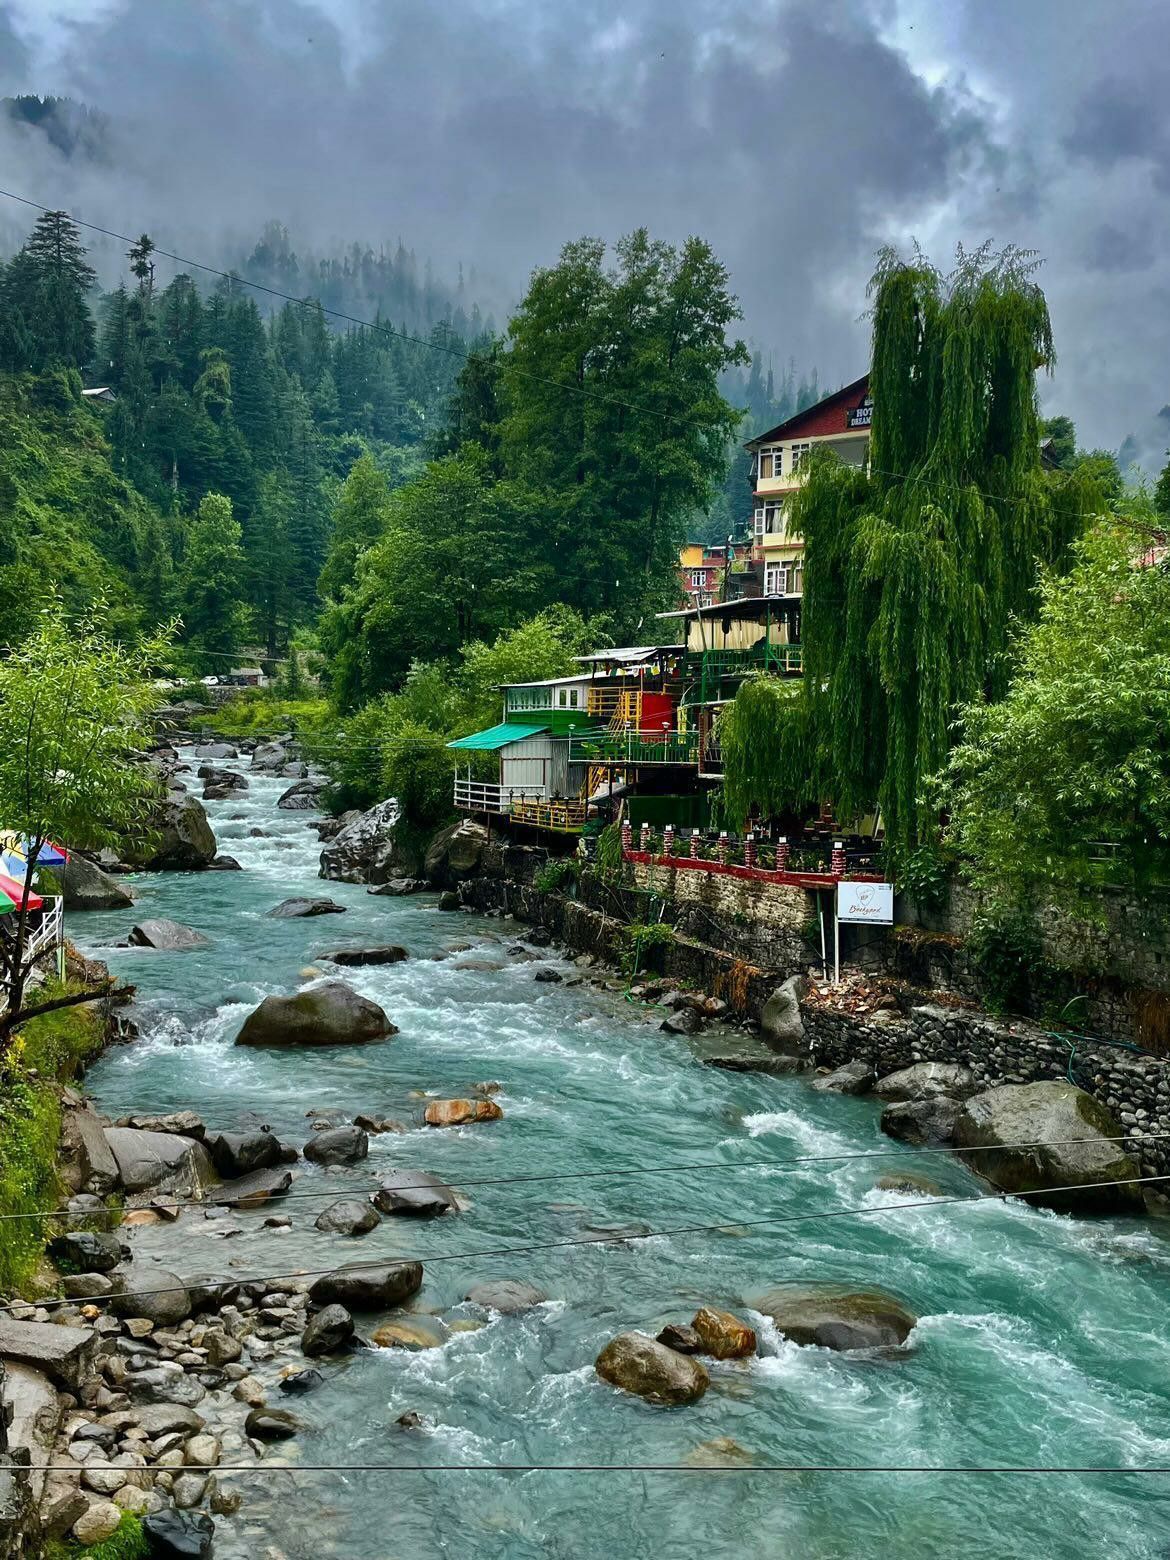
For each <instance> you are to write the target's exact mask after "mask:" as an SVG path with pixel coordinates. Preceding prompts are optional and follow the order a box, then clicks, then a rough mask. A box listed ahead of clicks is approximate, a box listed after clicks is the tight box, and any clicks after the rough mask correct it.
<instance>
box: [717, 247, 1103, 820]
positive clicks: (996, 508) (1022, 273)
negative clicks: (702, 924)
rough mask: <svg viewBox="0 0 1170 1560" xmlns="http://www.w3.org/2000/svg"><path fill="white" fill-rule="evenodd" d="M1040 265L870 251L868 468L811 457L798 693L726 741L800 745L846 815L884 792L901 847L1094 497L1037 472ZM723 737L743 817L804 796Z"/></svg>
mask: <svg viewBox="0 0 1170 1560" xmlns="http://www.w3.org/2000/svg"><path fill="white" fill-rule="evenodd" d="M1035 270H1036V262H1035V260H1034V259H1033V258H1032V256H1030V255H1029V254H1027V253H1023V252H1021V251H1018V250H1015V249H1007V250H1004V251H1003V252H1002V253H993V252H992V251H991V249H990V248H989V247H984V248H982V249H979V250H976V251H975V252H974V253H971V254H968V253H965V252H964V251H962V250H960V251H959V254H958V257H957V263H956V266H955V269H954V270H953V271H952V272H951V273H950V274H949V275H943V274H942V273H941V272H939V271H937V270H936V269H935V268H934V267H933V266H931V265H930V264H928V263H927V261H926V260H925V258H924V257H923V256H922V255H921V254H918V253H916V254H915V256H914V258H913V260H912V261H910V262H906V261H904V260H902V259H900V258H899V257H898V256H897V255H896V254H895V253H893V252H892V251H886V252H884V253H883V254H882V255H881V257H880V260H879V264H878V267H877V270H876V272H875V275H874V277H873V279H872V281H871V283H870V297H871V298H872V299H873V350H872V368H871V373H870V390H871V393H872V396H873V405H874V410H873V429H872V435H871V444H870V469H869V471H868V472H867V471H863V470H860V469H858V468H855V467H848V466H845V465H843V464H842V463H841V462H840V461H837V460H836V459H834V458H833V457H831V456H824V457H822V458H820V459H816V460H814V462H813V464H812V467H811V470H810V472H809V477H808V481H807V483H806V484H805V486H804V488H803V489H802V490H801V492H800V493H799V494H798V496H797V497H796V499H795V501H794V505H793V512H792V518H791V526H792V529H793V530H794V531H795V532H797V533H798V534H803V536H804V539H805V567H804V607H803V613H804V617H803V628H802V635H801V637H802V640H803V643H804V679H803V684H802V692H801V696H800V700H799V703H797V704H792V703H784V704H782V705H775V706H772V707H770V708H771V714H772V716H773V718H774V719H777V720H779V721H780V723H781V725H783V726H784V727H785V728H786V730H785V731H784V732H780V731H777V732H776V733H773V734H772V735H769V736H767V737H766V738H765V737H761V736H759V735H757V736H755V737H754V738H753V739H752V741H751V742H750V743H748V742H745V741H743V740H739V739H737V741H738V748H736V746H735V745H734V744H733V752H735V753H741V752H746V751H747V750H748V749H749V748H750V747H751V746H752V745H753V744H754V745H755V746H756V747H757V748H760V749H761V750H762V749H763V748H764V747H767V748H769V749H770V750H771V751H773V753H774V754H782V755H792V754H794V753H798V752H802V753H803V754H804V755H805V762H806V763H807V766H808V773H809V774H811V775H812V776H813V777H814V779H815V783H816V784H818V785H819V786H820V787H821V799H822V800H826V801H830V802H832V804H833V806H834V809H835V811H836V813H837V815H838V816H839V817H846V816H851V815H856V814H859V813H862V812H865V811H868V810H870V809H871V808H872V807H873V805H874V802H875V801H877V802H879V803H880V805H881V808H882V813H883V816H884V820H885V826H886V831H887V835H888V837H889V838H890V840H891V842H892V843H894V844H895V845H910V844H912V843H914V842H915V841H916V840H917V839H920V838H923V837H927V836H929V835H930V834H931V833H932V832H933V827H934V818H933V817H932V815H931V812H930V809H929V807H928V805H927V804H926V803H925V802H923V801H922V800H921V791H922V781H923V780H924V779H925V778H926V777H927V776H928V775H930V774H932V773H934V772H935V771H936V770H938V769H939V768H940V767H941V765H942V764H943V762H944V760H945V757H946V754H947V750H948V746H949V743H950V740H951V723H952V721H953V718H954V712H955V710H956V708H957V707H958V706H959V705H962V704H964V703H967V702H969V701H970V700H972V699H975V698H977V697H981V696H985V697H995V696H997V695H998V694H999V693H1001V692H1002V690H1003V687H1004V685H1005V683H1006V678H1007V675H1008V667H1007V665H1006V661H1005V658H1004V655H1003V652H1004V651H1005V649H1006V647H1007V643H1008V630H1009V624H1010V623H1011V621H1012V619H1013V617H1014V616H1016V615H1029V616H1030V615H1032V613H1033V603H1034V590H1035V586H1036V580H1037V570H1038V566H1039V565H1041V564H1046V565H1049V566H1055V567H1057V568H1060V567H1061V566H1062V565H1063V563H1064V560H1065V558H1066V556H1067V553H1068V549H1069V544H1070V542H1071V541H1072V540H1073V538H1074V537H1075V536H1076V535H1077V534H1078V533H1079V532H1080V530H1081V529H1082V526H1083V523H1084V517H1085V514H1086V512H1087V507H1088V505H1089V502H1090V498H1091V494H1090V493H1089V491H1088V490H1087V488H1085V487H1084V486H1083V485H1080V484H1078V481H1077V479H1075V478H1065V477H1063V476H1060V475H1056V474H1053V473H1049V472H1046V471H1044V470H1042V468H1041V465H1040V421H1039V415H1038V409H1037V403H1036V372H1037V370H1038V369H1040V368H1045V369H1049V370H1050V369H1051V367H1052V364H1053V361H1054V359H1053V349H1052V330H1051V325H1050V322H1049V318H1048V307H1047V304H1046V303H1045V300H1044V294H1043V293H1042V291H1041V290H1040V288H1039V286H1037V284H1036V282H1035V280H1034V276H1035ZM740 699H743V700H744V707H743V712H742V713H743V716H744V717H745V718H746V717H747V716H748V714H749V711H750V710H752V709H753V708H755V709H756V712H757V714H759V715H763V714H764V710H763V709H762V708H760V707H759V706H760V699H761V695H760V694H758V693H757V692H755V691H753V690H752V686H751V685H750V684H749V685H746V686H745V687H744V689H742V690H741V693H740V695H739V697H738V698H737V700H736V708H738V706H739V704H740ZM725 719H726V717H725ZM740 724H741V719H740V715H739V714H733V716H732V720H731V723H730V729H731V730H732V731H733V732H735V731H738V729H739V727H740ZM726 746H727V744H726V738H725V739H724V749H725V757H724V764H725V771H724V772H725V774H726V775H727V777H728V786H729V796H728V799H729V802H731V800H732V798H733V797H734V803H735V806H736V807H737V808H738V807H739V806H740V804H742V803H743V802H744V801H745V799H747V800H751V801H756V802H758V803H759V804H760V805H761V806H765V807H770V808H772V810H778V805H777V804H779V805H787V806H797V805H800V804H801V803H802V802H803V801H805V800H806V799H807V791H808V788H809V787H808V783H807V780H805V779H804V778H802V777H801V776H799V775H796V774H794V773H793V770H792V766H791V764H789V763H788V761H787V758H785V759H784V761H783V762H782V763H781V766H780V771H779V774H778V776H777V783H772V782H769V789H768V791H767V793H766V794H764V793H761V791H760V789H759V787H758V785H756V783H755V782H754V781H753V780H752V774H753V772H755V773H756V774H758V770H757V771H754V770H753V766H750V765H749V767H748V768H747V769H744V768H741V767H737V762H736V759H734V758H733V761H732V762H731V763H729V762H728V760H727V756H726ZM753 790H754V791H755V794H751V793H752V792H753Z"/></svg>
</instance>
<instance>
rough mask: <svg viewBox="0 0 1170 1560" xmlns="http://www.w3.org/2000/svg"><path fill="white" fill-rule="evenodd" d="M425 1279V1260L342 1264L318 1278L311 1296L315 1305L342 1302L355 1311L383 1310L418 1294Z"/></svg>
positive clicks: (342, 1304) (311, 1290)
mask: <svg viewBox="0 0 1170 1560" xmlns="http://www.w3.org/2000/svg"><path fill="white" fill-rule="evenodd" d="M422 1281H423V1266H422V1263H421V1262H385V1263H381V1264H379V1265H377V1266H375V1265H373V1264H369V1265H364V1266H362V1267H360V1268H357V1267H350V1268H344V1267H342V1268H337V1269H336V1270H335V1271H334V1272H332V1273H326V1274H325V1275H323V1276H322V1277H321V1278H319V1279H317V1280H316V1282H315V1283H314V1284H313V1285H312V1287H311V1288H310V1290H309V1300H310V1302H311V1303H312V1304H313V1305H340V1306H345V1307H346V1308H347V1309H349V1310H352V1311H381V1310H385V1309H387V1308H388V1307H390V1306H396V1305H401V1304H402V1302H403V1301H404V1300H409V1299H410V1297H411V1296H412V1295H416V1294H417V1293H418V1292H419V1290H420V1289H421V1288H422Z"/></svg>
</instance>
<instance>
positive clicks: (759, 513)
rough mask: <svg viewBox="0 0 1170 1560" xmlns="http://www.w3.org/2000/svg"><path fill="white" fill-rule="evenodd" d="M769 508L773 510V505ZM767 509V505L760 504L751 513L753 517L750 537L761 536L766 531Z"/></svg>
mask: <svg viewBox="0 0 1170 1560" xmlns="http://www.w3.org/2000/svg"><path fill="white" fill-rule="evenodd" d="M771 507H772V508H775V505H772V506H771ZM768 508H769V506H768V505H767V504H762V505H761V506H760V507H759V508H758V509H756V510H755V512H754V513H753V515H752V535H753V536H763V534H764V532H765V531H766V530H767V529H768Z"/></svg>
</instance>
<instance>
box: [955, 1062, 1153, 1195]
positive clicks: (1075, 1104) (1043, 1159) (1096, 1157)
mask: <svg viewBox="0 0 1170 1560" xmlns="http://www.w3.org/2000/svg"><path fill="white" fill-rule="evenodd" d="M1121 1135H1122V1129H1121V1125H1120V1123H1119V1122H1118V1121H1117V1119H1116V1117H1115V1116H1113V1115H1112V1113H1111V1112H1110V1111H1109V1110H1108V1109H1107V1108H1106V1107H1105V1106H1104V1105H1102V1104H1101V1102H1100V1101H1099V1100H1096V1099H1094V1098H1093V1096H1092V1095H1091V1094H1086V1093H1085V1091H1084V1090H1083V1089H1078V1088H1076V1087H1075V1085H1073V1084H1071V1083H1066V1082H1065V1081H1064V1080H1063V1079H1060V1080H1050V1081H1048V1082H1045V1083H1024V1084H1004V1085H1003V1086H1002V1087H1001V1088H998V1089H989V1090H988V1091H987V1092H986V1093H985V1094H977V1095H975V1097H974V1098H973V1099H969V1100H968V1101H967V1103H966V1105H965V1106H964V1107H963V1109H962V1111H961V1113H960V1114H959V1116H958V1119H957V1120H956V1123H955V1142H956V1143H957V1144H958V1146H959V1147H962V1148H972V1149H974V1150H975V1152H973V1153H967V1154H964V1155H963V1159H964V1162H965V1163H967V1164H969V1165H970V1166H971V1168H972V1169H973V1170H977V1171H978V1172H979V1174H980V1175H985V1176H986V1177H987V1179H988V1180H989V1181H991V1182H992V1183H993V1184H994V1185H995V1186H998V1187H1000V1188H1001V1189H1002V1190H1003V1191H1005V1192H1035V1191H1036V1190H1037V1189H1040V1188H1043V1189H1044V1195H1043V1196H1038V1197H1035V1198H1034V1199H1033V1200H1034V1201H1036V1202H1038V1203H1040V1204H1042V1205H1043V1206H1045V1207H1048V1208H1057V1209H1064V1210H1067V1209H1070V1208H1075V1209H1076V1210H1078V1211H1079V1212H1085V1213H1140V1212H1141V1211H1142V1206H1143V1205H1142V1195H1141V1193H1142V1189H1141V1187H1140V1186H1136V1185H1121V1186H1119V1185H1108V1184H1106V1183H1109V1182H1118V1181H1122V1182H1124V1181H1131V1182H1132V1181H1133V1180H1134V1179H1135V1178H1136V1177H1137V1176H1138V1175H1139V1174H1140V1171H1139V1170H1138V1167H1137V1165H1136V1164H1135V1163H1134V1161H1133V1160H1132V1159H1131V1158H1130V1156H1129V1155H1128V1154H1127V1153H1126V1151H1125V1147H1124V1145H1123V1144H1122V1143H1121V1142H1120V1141H1119V1139H1120V1138H1121ZM1077 1140H1079V1141H1077ZM1111 1140H1112V1141H1111ZM1016 1144H1033V1145H1035V1146H1034V1147H1023V1148H1021V1147H1015V1146H1013V1145H1016ZM1094 1183H1096V1184H1094ZM1077 1186H1081V1187H1084V1188H1085V1190H1083V1191H1071V1190H1066V1188H1071V1187H1077Z"/></svg>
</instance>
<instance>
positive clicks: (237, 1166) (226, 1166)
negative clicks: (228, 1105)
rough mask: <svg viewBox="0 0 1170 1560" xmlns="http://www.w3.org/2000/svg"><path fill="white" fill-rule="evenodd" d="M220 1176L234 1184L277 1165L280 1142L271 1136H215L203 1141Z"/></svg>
mask: <svg viewBox="0 0 1170 1560" xmlns="http://www.w3.org/2000/svg"><path fill="white" fill-rule="evenodd" d="M205 1142H206V1143H207V1151H208V1153H209V1154H210V1155H211V1162H212V1164H213V1165H214V1166H215V1168H216V1169H217V1170H218V1171H219V1173H220V1175H222V1176H225V1177H227V1178H228V1179H231V1180H234V1179H236V1178H237V1177H239V1176H244V1175H251V1174H252V1172H253V1171H254V1170H268V1169H271V1168H272V1166H273V1165H278V1164H280V1162H281V1147H280V1140H279V1138H277V1137H274V1136H273V1134H272V1133H271V1132H216V1133H209V1134H208V1136H207V1137H206V1139H205Z"/></svg>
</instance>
